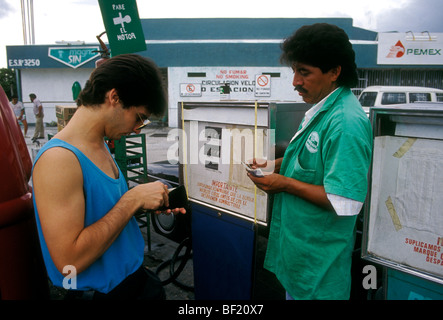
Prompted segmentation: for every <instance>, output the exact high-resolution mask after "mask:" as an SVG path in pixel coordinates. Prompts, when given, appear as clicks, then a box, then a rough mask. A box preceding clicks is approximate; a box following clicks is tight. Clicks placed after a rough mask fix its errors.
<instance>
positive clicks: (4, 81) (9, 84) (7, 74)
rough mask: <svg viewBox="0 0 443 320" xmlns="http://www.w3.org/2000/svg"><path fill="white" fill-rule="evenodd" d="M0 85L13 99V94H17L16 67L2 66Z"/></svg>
mask: <svg viewBox="0 0 443 320" xmlns="http://www.w3.org/2000/svg"><path fill="white" fill-rule="evenodd" d="M0 85H1V86H2V88H3V90H5V92H6V95H7V96H8V99H9V100H11V96H12V95H13V94H17V83H16V79H15V72H14V69H7V68H0Z"/></svg>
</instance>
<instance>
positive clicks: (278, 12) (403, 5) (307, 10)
mask: <svg viewBox="0 0 443 320" xmlns="http://www.w3.org/2000/svg"><path fill="white" fill-rule="evenodd" d="M20 3H21V1H20V0H0V30H1V35H0V68H5V67H6V66H7V62H6V45H23V44H24V39H23V29H22V17H21V5H20ZM137 6H138V11H139V15H140V18H142V19H149V18H326V17H328V18H337V17H338V18H352V19H353V25H354V26H355V27H360V28H364V29H368V30H372V31H377V32H391V31H398V32H407V31H413V32H414V33H421V32H422V31H428V32H441V33H443V18H442V13H443V0H335V1H330V0H308V1H300V0H291V1H288V0H272V1H271V0H223V1H216V2H215V1H208V0H187V1H183V0H161V1H158V0H156V1H149V0H138V1H137ZM34 30H35V44H55V43H56V41H77V40H80V41H85V42H86V43H97V40H96V35H98V34H100V33H101V32H103V31H105V27H104V25H103V20H102V16H101V12H100V8H99V5H98V0H34ZM102 39H103V40H105V42H107V39H106V37H103V38H102Z"/></svg>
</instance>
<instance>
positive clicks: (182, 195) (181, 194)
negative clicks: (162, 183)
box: [160, 185, 188, 210]
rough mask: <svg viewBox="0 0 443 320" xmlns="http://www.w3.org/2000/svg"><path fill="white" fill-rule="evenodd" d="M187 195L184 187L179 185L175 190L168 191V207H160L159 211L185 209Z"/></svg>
mask: <svg viewBox="0 0 443 320" xmlns="http://www.w3.org/2000/svg"><path fill="white" fill-rule="evenodd" d="M187 206H188V195H187V193H186V188H185V186H183V185H181V186H178V187H177V188H173V189H169V207H162V208H161V209H160V210H165V209H175V208H187Z"/></svg>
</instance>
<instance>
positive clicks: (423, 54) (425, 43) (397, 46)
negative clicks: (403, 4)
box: [377, 33, 443, 65]
mask: <svg viewBox="0 0 443 320" xmlns="http://www.w3.org/2000/svg"><path fill="white" fill-rule="evenodd" d="M377 63H378V64H392V65H394V64H396V65H442V64H443V34H442V33H434V34H428V33H426V34H420V35H413V34H410V33H379V34H378V49H377Z"/></svg>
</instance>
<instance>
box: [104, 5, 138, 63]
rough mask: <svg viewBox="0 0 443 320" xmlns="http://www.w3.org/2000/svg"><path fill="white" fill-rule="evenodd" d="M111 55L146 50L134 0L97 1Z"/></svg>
mask: <svg viewBox="0 0 443 320" xmlns="http://www.w3.org/2000/svg"><path fill="white" fill-rule="evenodd" d="M98 3H99V5H100V10H101V13H102V17H103V23H104V25H105V29H106V33H107V36H108V41H109V46H110V47H111V55H112V56H116V55H118V54H122V53H133V52H140V51H145V50H146V42H145V36H144V34H143V29H142V25H141V22H140V17H139V15H138V10H137V3H136V1H135V0H99V1H98Z"/></svg>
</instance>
